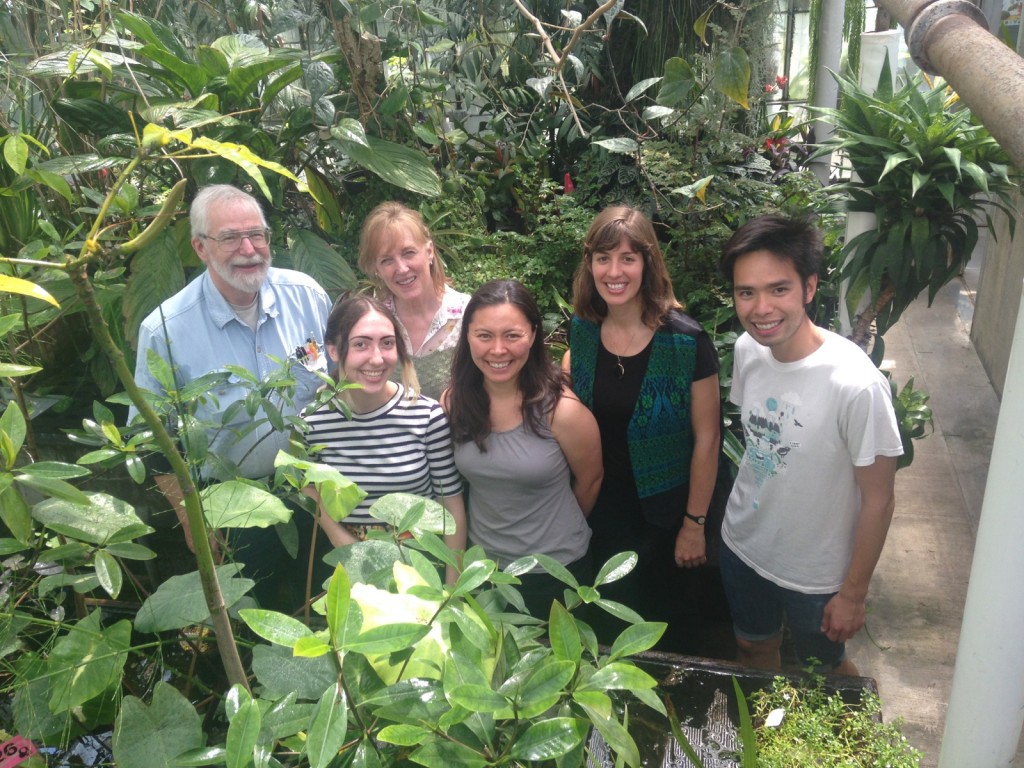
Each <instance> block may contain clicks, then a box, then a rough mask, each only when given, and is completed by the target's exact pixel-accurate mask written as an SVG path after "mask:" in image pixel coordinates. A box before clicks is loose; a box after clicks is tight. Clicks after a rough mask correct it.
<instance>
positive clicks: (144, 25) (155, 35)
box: [116, 11, 189, 60]
mask: <svg viewBox="0 0 1024 768" xmlns="http://www.w3.org/2000/svg"><path fill="white" fill-rule="evenodd" d="M116 19H117V21H118V23H120V25H121V26H122V27H124V28H125V29H127V30H128V31H129V32H131V33H132V35H134V36H135V37H137V38H138V39H139V40H142V41H143V42H145V43H149V44H150V46H152V47H156V48H161V49H163V50H165V51H167V52H168V53H170V54H173V55H174V56H177V57H178V58H179V59H182V60H187V59H188V58H189V51H188V49H187V48H186V47H185V46H184V45H182V43H181V42H180V40H179V37H178V35H176V34H175V33H174V30H172V29H171V28H170V27H168V26H167V25H166V24H164V23H163V22H161V21H158V20H157V19H153V18H146V17H143V16H140V15H138V14H135V13H131V12H130V11H117V12H116Z"/></svg>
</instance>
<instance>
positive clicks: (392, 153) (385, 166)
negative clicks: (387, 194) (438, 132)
mask: <svg viewBox="0 0 1024 768" xmlns="http://www.w3.org/2000/svg"><path fill="white" fill-rule="evenodd" d="M331 135H332V137H333V138H334V140H335V141H337V142H338V143H339V144H340V145H341V148H342V149H343V150H344V151H345V154H347V155H348V156H349V157H350V158H352V160H354V161H355V162H356V163H358V164H359V165H361V166H362V167H363V168H365V169H366V170H368V171H370V172H371V173H374V174H376V175H377V176H380V177H381V178H382V179H384V181H386V182H388V183H390V184H394V185H395V186H396V187H401V188H402V189H407V190H409V191H410V192H416V193H418V194H421V195H425V196H427V197H437V196H438V195H440V194H441V179H440V178H439V177H438V175H437V172H436V171H434V168H433V166H432V165H431V163H430V160H429V159H428V158H427V156H426V155H425V154H423V153H422V152H420V151H419V150H417V149H413V148H412V147H407V146H405V145H403V144H395V143H394V142H390V141H385V140H384V139H378V138H376V137H374V136H367V137H366V145H365V146H364V145H362V144H359V143H357V142H355V141H352V140H351V139H350V138H349V137H348V136H347V135H344V134H342V133H340V132H338V131H336V130H334V129H332V131H331Z"/></svg>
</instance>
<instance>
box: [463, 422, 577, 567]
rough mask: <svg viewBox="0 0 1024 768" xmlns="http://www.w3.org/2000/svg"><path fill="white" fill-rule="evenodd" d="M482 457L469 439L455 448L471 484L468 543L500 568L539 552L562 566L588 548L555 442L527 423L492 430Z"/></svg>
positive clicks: (547, 432) (546, 430)
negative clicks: (477, 548)
mask: <svg viewBox="0 0 1024 768" xmlns="http://www.w3.org/2000/svg"><path fill="white" fill-rule="evenodd" d="M484 444H485V445H486V447H487V452H486V453H481V451H480V449H479V448H477V447H476V443H474V442H473V441H469V442H465V443H461V444H456V445H455V464H456V466H457V467H458V468H459V472H461V473H462V476H463V477H464V478H466V480H467V481H468V482H469V508H468V510H467V516H468V518H469V541H470V543H471V544H478V545H480V546H481V547H483V548H484V550H485V551H486V552H487V554H488V556H490V557H491V558H493V559H494V560H496V561H497V562H498V565H499V566H501V567H504V566H506V565H508V563H510V562H511V561H513V560H515V559H517V558H520V557H523V556H524V555H533V554H543V555H549V556H550V557H553V558H554V559H555V560H557V561H558V562H560V563H561V564H562V565H569V564H570V563H573V562H575V561H576V560H579V559H580V558H581V557H583V556H584V555H585V554H586V553H587V547H588V546H589V545H590V526H588V525H587V520H586V518H585V517H584V516H583V512H582V510H581V509H580V505H579V504H578V503H577V501H576V497H575V496H573V493H572V488H571V486H570V477H571V473H570V471H569V464H568V463H567V462H566V460H565V455H564V454H563V453H562V449H561V447H559V445H558V441H556V440H555V438H554V436H553V435H552V434H551V430H550V428H549V427H548V426H547V425H545V426H544V427H543V429H542V436H538V435H535V434H534V433H533V432H532V431H531V430H530V429H528V428H527V427H526V425H525V424H520V425H519V426H518V427H516V428H514V429H511V430H509V431H507V432H491V434H490V435H488V436H487V439H486V440H485V441H484Z"/></svg>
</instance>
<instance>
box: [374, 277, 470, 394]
mask: <svg viewBox="0 0 1024 768" xmlns="http://www.w3.org/2000/svg"><path fill="white" fill-rule="evenodd" d="M469 298H470V297H469V294H465V293H459V292H458V291H456V290H455V289H454V288H452V287H451V286H447V285H446V286H445V288H444V295H443V296H442V297H441V306H440V307H439V308H438V310H437V314H435V315H434V319H433V320H431V321H430V327H429V328H428V329H427V335H426V337H425V338H424V339H423V343H422V344H421V345H420V346H419V349H413V348H412V341H411V340H410V339H409V333H408V331H406V330H405V328H404V327H403V326H402V325H401V324H399V332H400V333H401V335H402V343H403V344H405V348H406V349H407V350H408V351H409V353H410V354H411V355H412V357H413V365H415V367H416V376H417V377H418V378H419V380H420V391H421V392H422V393H423V394H424V395H426V396H427V397H432V398H434V399H435V400H436V399H438V398H439V397H440V396H441V392H443V391H444V389H445V387H447V386H448V382H449V381H450V380H451V376H452V356H453V355H454V353H455V347H456V345H457V344H458V343H459V333H460V332H461V330H462V314H463V312H465V310H466V304H468V303H469ZM384 303H385V305H386V306H387V307H388V309H390V310H391V311H392V312H395V297H394V296H388V297H387V298H386V299H385V300H384ZM395 314H396V316H397V314H398V313H397V312H395Z"/></svg>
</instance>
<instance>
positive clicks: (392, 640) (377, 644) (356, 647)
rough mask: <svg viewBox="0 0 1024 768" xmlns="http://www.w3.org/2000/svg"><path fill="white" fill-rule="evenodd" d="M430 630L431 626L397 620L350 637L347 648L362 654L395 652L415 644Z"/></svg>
mask: <svg viewBox="0 0 1024 768" xmlns="http://www.w3.org/2000/svg"><path fill="white" fill-rule="evenodd" d="M428 632H430V626H429V625H426V624H415V623H409V622H402V623H399V622H396V623H394V624H384V625H382V626H379V627H373V628H372V629H368V630H366V631H365V632H360V633H359V636H358V637H355V638H349V639H348V641H347V642H346V643H345V648H346V650H350V651H356V652H358V653H362V654H368V653H393V652H394V651H401V650H404V649H406V648H409V647H410V646H412V645H415V644H416V643H417V642H419V641H420V640H422V639H423V638H424V637H425V636H426V634H427V633H428Z"/></svg>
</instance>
